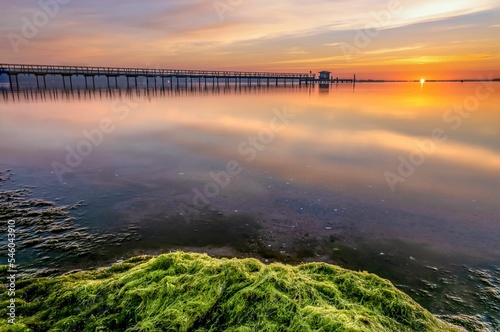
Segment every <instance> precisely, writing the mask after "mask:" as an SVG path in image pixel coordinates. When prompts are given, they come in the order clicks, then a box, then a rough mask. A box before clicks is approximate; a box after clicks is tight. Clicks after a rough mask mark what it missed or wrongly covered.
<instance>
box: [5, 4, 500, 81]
mask: <svg viewBox="0 0 500 332" xmlns="http://www.w3.org/2000/svg"><path fill="white" fill-rule="evenodd" d="M56 1H59V2H60V3H66V4H58V8H56V9H57V10H54V6H53V5H52V6H48V7H47V8H48V9H47V8H46V9H43V8H42V6H41V5H40V4H39V1H38V0H17V1H7V0H0V15H1V21H0V34H1V39H0V63H27V64H29V63H37V64H60V65H96V66H127V67H149V68H172V69H220V70H245V71H254V70H255V71H280V72H304V73H308V72H309V71H313V72H318V71H319V70H330V71H332V72H333V76H341V77H344V76H348V77H352V75H353V74H357V76H358V77H359V78H361V79H370V78H372V79H420V78H421V77H425V78H427V79H462V78H479V77H488V76H489V75H492V76H493V77H500V2H499V1H498V0H440V1H436V0H390V1H385V0H383V1H380V0H338V1H328V0H309V1H299V0H280V1H264V0H215V1H214V0H147V1H130V0H108V1H97V0H86V1H78V0H72V1H71V0H41V2H42V3H43V2H45V3H52V4H54V3H56ZM104 4H105V6H104ZM44 10H45V11H49V12H50V11H52V10H53V11H54V12H50V13H49V14H52V15H47V14H45V13H44ZM37 20H38V21H37ZM32 24H33V25H34V26H35V28H36V30H37V31H33V30H32V29H31V30H30V29H29V27H28V26H29V25H32Z"/></svg>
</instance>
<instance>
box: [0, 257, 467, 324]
mask: <svg viewBox="0 0 500 332" xmlns="http://www.w3.org/2000/svg"><path fill="white" fill-rule="evenodd" d="M16 286H17V289H16V315H17V318H16V325H8V323H7V321H6V319H2V320H1V321H0V331H15V330H16V329H17V330H19V331H129V332H132V331H398V332H402V331H412V332H413V331H440V332H441V331H460V329H459V328H456V327H454V326H452V325H450V324H448V323H445V322H443V321H440V320H438V319H437V318H436V317H434V316H433V315H432V314H431V313H429V312H428V311H426V310H425V309H423V308H422V307H421V306H420V305H418V304H417V303H416V302H414V301H413V300H412V299H411V298H410V297H409V296H407V295H406V294H404V293H403V292H401V291H399V290H397V289H396V288H395V287H394V286H393V285H392V284H391V283H390V282H389V281H387V280H384V279H382V278H379V277H377V276H375V275H373V274H369V273H366V272H353V271H349V270H346V269H343V268H340V267H337V266H333V265H329V264H326V263H308V264H303V265H298V266H289V265H283V264H277V263H273V264H270V265H264V264H262V263H261V262H259V261H258V260H255V259H251V258H250V259H217V258H211V257H209V256H207V255H205V254H192V253H183V252H175V253H170V254H164V255H160V256H158V257H149V256H139V257H135V258H132V259H129V260H127V261H125V262H123V263H119V264H115V265H113V266H111V267H109V268H105V269H100V270H94V271H85V272H77V273H72V274H67V275H63V276H59V277H54V278H31V279H25V280H21V281H18V284H17V285H16ZM1 294H2V295H0V300H1V308H0V316H2V317H6V309H5V308H6V305H7V303H8V301H9V299H8V298H7V297H6V292H5V290H2V293H1Z"/></svg>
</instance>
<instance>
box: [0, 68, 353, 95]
mask: <svg viewBox="0 0 500 332" xmlns="http://www.w3.org/2000/svg"><path fill="white" fill-rule="evenodd" d="M2 74H5V75H7V76H8V79H9V84H10V88H11V89H16V90H19V89H20V87H21V84H20V82H19V76H21V75H23V76H29V77H32V78H34V79H35V80H36V87H37V88H39V89H40V88H47V87H48V85H47V77H51V78H52V80H53V81H55V79H56V78H60V79H62V86H63V88H64V89H67V88H68V89H70V90H73V86H74V83H75V79H77V78H79V77H81V78H83V79H84V86H85V88H86V89H96V88H102V87H103V86H102V85H99V87H98V84H96V79H101V80H102V79H105V82H104V83H105V84H104V87H106V88H108V89H111V88H125V87H126V88H127V89H132V88H135V89H138V88H139V87H141V88H145V89H150V88H155V89H157V88H166V87H170V88H173V87H180V86H191V87H192V86H193V85H199V86H202V85H204V86H207V85H211V86H219V85H224V86H229V85H242V84H244V85H257V86H270V85H275V86H278V85H279V84H283V85H287V84H290V85H294V84H298V85H301V84H314V83H327V82H325V81H324V80H319V79H317V78H316V77H315V76H312V75H311V74H301V73H273V72H243V71H214V70H177V69H150V68H148V69H146V68H118V67H85V66H51V65H24V64H0V75H2ZM81 78H80V80H81ZM119 78H120V79H121V81H122V82H121V83H122V84H121V85H119ZM138 78H142V79H141V82H139V81H138ZM124 79H125V80H126V83H125V82H123V80H124ZM339 81H340V82H341V83H344V82H345V83H348V82H354V81H353V80H352V79H340V80H339V79H338V78H337V79H331V80H329V82H328V83H339Z"/></svg>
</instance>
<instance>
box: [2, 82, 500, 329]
mask: <svg viewBox="0 0 500 332" xmlns="http://www.w3.org/2000/svg"><path fill="white" fill-rule="evenodd" d="M2 94H3V95H2V96H0V156H1V157H0V170H2V171H5V170H7V169H10V170H12V172H10V173H9V174H10V178H11V179H10V180H8V181H2V182H0V185H1V187H0V191H1V190H15V189H19V188H22V187H23V186H26V185H29V186H32V187H33V188H31V189H30V190H31V194H30V195H32V197H33V198H39V199H43V200H46V201H51V202H57V204H60V205H72V204H76V203H77V202H80V201H83V202H84V204H81V205H80V206H79V207H78V208H76V209H75V210H74V211H72V212H70V213H71V215H72V217H74V218H75V221H74V223H75V225H76V226H80V227H85V228H87V230H86V232H87V233H89V234H95V239H96V243H97V245H96V246H95V247H92V248H94V249H93V250H94V251H95V252H93V253H92V254H90V255H83V256H80V257H79V258H78V263H77V264H76V263H75V259H74V258H71V257H69V258H68V257H62V256H58V255H56V254H54V253H51V252H48V253H39V254H38V256H29V255H25V256H23V259H24V261H23V264H24V266H25V267H26V268H54V267H57V268H59V269H63V270H64V269H65V268H66V269H67V268H74V267H75V265H76V266H77V267H89V266H96V265H99V264H100V262H106V261H108V262H109V261H111V260H116V259H121V258H124V257H127V256H130V255H133V254H136V253H140V252H162V251H168V250H172V249H179V248H180V249H182V248H192V249H194V250H208V251H210V250H215V249H214V248H220V247H228V248H232V250H234V252H229V251H228V252H227V253H228V254H237V255H243V256H244V255H249V256H258V257H262V258H263V259H267V260H282V261H290V262H297V261H301V260H326V261H330V262H334V263H337V264H340V265H342V266H345V267H349V268H355V269H361V270H368V271H371V272H375V273H377V274H379V275H381V276H383V277H386V278H389V279H390V280H392V281H393V282H394V283H395V284H396V285H398V286H399V287H400V288H402V289H403V290H405V291H407V292H408V293H409V294H411V295H412V296H413V297H415V298H416V299H417V300H418V301H419V302H420V303H422V304H423V305H424V306H426V307H427V308H429V309H431V310H432V311H433V312H434V313H442V314H450V313H463V314H469V315H473V314H480V315H481V316H482V320H484V321H488V320H494V319H495V317H496V319H498V317H499V314H500V313H499V306H498V301H499V298H498V286H499V285H498V278H499V275H498V273H499V272H498V268H499V266H500V246H499V244H498V243H499V242H498V239H499V238H500V219H499V218H500V217H499V213H498V212H499V210H500V195H499V194H500V177H499V176H498V171H499V169H500V145H499V144H498V142H499V141H500V140H499V138H500V133H499V132H498V128H499V127H500V114H499V113H498V105H500V84H495V83H485V84H482V83H462V84H460V83H426V84H425V85H423V86H421V85H420V84H417V83H384V84H379V83H370V84H357V85H356V86H355V87H353V86H351V85H332V86H330V87H329V88H326V89H325V88H318V87H317V86H315V87H310V86H304V85H303V86H300V87H299V86H297V85H295V86H294V87H291V86H288V87H279V88H262V87H260V88H258V87H255V86H254V87H252V88H248V87H242V88H239V87H234V86H231V87H230V88H223V87H221V88H219V89H212V88H211V87H209V88H207V89H204V88H203V87H196V86H195V88H193V89H190V88H188V87H187V88H178V89H174V90H166V91H163V90H150V91H147V92H146V91H143V90H139V91H135V90H134V91H128V92H127V91H125V90H96V91H88V90H80V91H66V92H64V91H61V90H58V89H56V90H53V89H50V90H44V91H37V90H30V89H29V88H27V90H25V91H21V92H10V91H9V90H3V91H2ZM444 137H446V139H444ZM229 173H231V174H229ZM76 226H75V227H76ZM109 235H111V236H113V235H116V239H117V240H116V241H110V240H109V238H107V237H106V236H109ZM85 239H87V235H86V237H85ZM97 240H99V241H97ZM86 241H87V242H88V243H91V242H92V243H93V241H92V240H86ZM84 242H85V241H84ZM96 243H93V244H96ZM82 245H83V246H84V245H85V243H82ZM30 257H35V258H30ZM51 257H52V258H54V259H51ZM57 257H59V259H56V258H57ZM41 258H44V259H43V260H42V259H41ZM485 280H489V281H485ZM492 324H498V321H497V323H492ZM497 326H498V325H497Z"/></svg>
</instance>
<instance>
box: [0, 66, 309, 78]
mask: <svg viewBox="0 0 500 332" xmlns="http://www.w3.org/2000/svg"><path fill="white" fill-rule="evenodd" d="M0 74H8V75H20V74H26V75H63V76H70V75H82V76H129V77H136V76H146V77H219V78H240V77H242V78H289V79H299V80H306V79H308V78H311V76H310V75H309V74H302V73H273V72H245V71H216V70H179V69H151V68H118V67H86V66H51V65H26V64H0Z"/></svg>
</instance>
